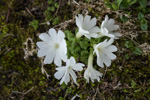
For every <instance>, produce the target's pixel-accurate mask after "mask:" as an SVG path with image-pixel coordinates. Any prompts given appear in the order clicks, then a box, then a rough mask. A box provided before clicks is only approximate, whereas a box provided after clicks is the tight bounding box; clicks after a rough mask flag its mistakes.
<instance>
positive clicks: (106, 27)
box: [99, 15, 121, 39]
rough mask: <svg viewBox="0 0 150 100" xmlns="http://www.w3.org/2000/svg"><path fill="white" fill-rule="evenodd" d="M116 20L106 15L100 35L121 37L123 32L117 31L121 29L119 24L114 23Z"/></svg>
mask: <svg viewBox="0 0 150 100" xmlns="http://www.w3.org/2000/svg"><path fill="white" fill-rule="evenodd" d="M114 24H115V20H114V19H109V18H108V16H107V15H106V16H105V20H104V21H103V22H102V24H101V30H100V34H99V35H100V37H101V36H108V37H110V38H114V39H118V38H119V37H121V34H120V33H119V32H115V31H116V30H118V29H119V25H114Z"/></svg>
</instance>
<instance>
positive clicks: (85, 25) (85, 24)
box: [76, 14, 100, 39]
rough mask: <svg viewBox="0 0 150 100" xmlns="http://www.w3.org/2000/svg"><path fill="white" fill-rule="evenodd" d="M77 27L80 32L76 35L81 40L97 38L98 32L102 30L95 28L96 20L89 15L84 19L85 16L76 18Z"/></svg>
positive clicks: (79, 15)
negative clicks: (82, 37) (83, 38)
mask: <svg viewBox="0 0 150 100" xmlns="http://www.w3.org/2000/svg"><path fill="white" fill-rule="evenodd" d="M76 25H77V26H78V28H79V31H78V32H77V34H76V37H77V38H80V37H81V36H83V35H84V36H85V37H87V38H88V39H91V37H93V38H97V36H98V35H97V32H99V31H100V29H99V28H98V27H97V26H95V25H96V18H92V19H91V16H89V15H86V16H85V17H84V18H83V15H81V14H78V17H77V16H76Z"/></svg>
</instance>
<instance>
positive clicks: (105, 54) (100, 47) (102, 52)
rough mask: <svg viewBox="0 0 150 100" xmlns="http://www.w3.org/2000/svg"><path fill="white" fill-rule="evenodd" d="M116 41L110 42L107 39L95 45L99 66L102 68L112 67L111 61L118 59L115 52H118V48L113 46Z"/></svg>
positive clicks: (111, 40)
mask: <svg viewBox="0 0 150 100" xmlns="http://www.w3.org/2000/svg"><path fill="white" fill-rule="evenodd" d="M113 42H114V39H113V38H111V39H110V40H109V41H108V42H107V39H106V40H105V41H103V42H101V43H99V44H97V45H94V52H93V53H96V55H97V64H98V66H100V67H102V68H103V67H104V64H103V63H105V65H106V66H107V67H109V66H110V65H111V60H113V59H115V58H116V55H114V54H113V52H115V51H117V47H116V46H114V45H111V44H112V43H113Z"/></svg>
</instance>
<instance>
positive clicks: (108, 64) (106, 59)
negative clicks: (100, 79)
mask: <svg viewBox="0 0 150 100" xmlns="http://www.w3.org/2000/svg"><path fill="white" fill-rule="evenodd" d="M101 57H102V58H103V62H104V63H105V65H106V66H107V67H109V66H110V65H111V60H110V58H108V57H107V56H105V55H104V54H103V53H101Z"/></svg>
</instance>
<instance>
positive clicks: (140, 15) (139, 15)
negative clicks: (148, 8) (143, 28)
mask: <svg viewBox="0 0 150 100" xmlns="http://www.w3.org/2000/svg"><path fill="white" fill-rule="evenodd" d="M143 18H144V15H143V14H142V13H139V14H138V20H140V21H141V20H142V19H143Z"/></svg>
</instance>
